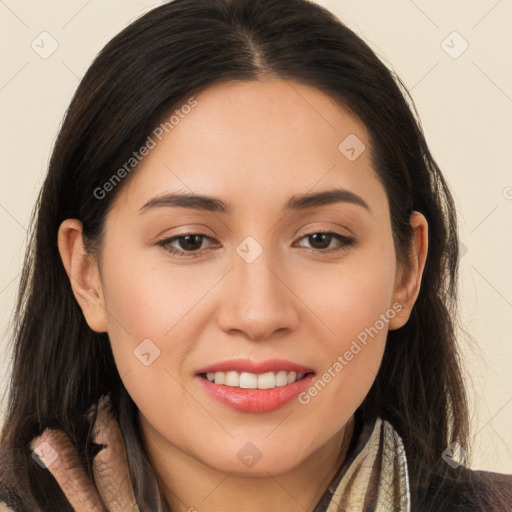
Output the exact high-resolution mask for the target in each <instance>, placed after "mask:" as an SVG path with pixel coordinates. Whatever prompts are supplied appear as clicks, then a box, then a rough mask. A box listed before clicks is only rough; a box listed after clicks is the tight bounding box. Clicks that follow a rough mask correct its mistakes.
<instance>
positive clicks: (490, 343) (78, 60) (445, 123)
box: [0, 0, 512, 473]
mask: <svg viewBox="0 0 512 512" xmlns="http://www.w3.org/2000/svg"><path fill="white" fill-rule="evenodd" d="M160 3H162V2H151V1H144V0H123V1H120V0H113V1H109V2H100V1H99V0H89V1H87V0H68V1H66V2H62V1H59V2H57V1H48V0H47V1H45V2H41V1H39V0H0V47H1V52H2V66H1V68H0V115H1V119H2V123H1V125H0V129H1V133H0V144H1V147H0V149H1V155H2V158H1V167H0V169H1V174H0V176H1V186H0V230H1V231H0V236H1V245H0V328H1V329H2V336H1V339H0V349H1V354H2V357H1V358H0V359H1V361H0V364H1V365H2V366H1V368H0V388H1V389H2V390H3V389H5V387H6V385H7V378H8V353H7V352H6V348H7V338H8V336H7V333H6V332H5V331H4V327H5V326H6V325H7V322H8V319H9V317H10V314H11V312H12V308H13V305H14V300H15V293H16V288H17V284H18V281H19V275H20V270H21V262H22V254H23V251H24V245H25V236H26V229H27V226H28V219H29V215H30V211H31V209H32V206H33V204H34V202H35V199H36V194H37V191H38V189H39V187H40V185H41V183H42V179H43V176H44V174H45V172H46V166H47V163H48V158H49V155H50V151H51V148H52V144H53V141H54V139H55V136H56V133H57V130H58V128H59V125H60V122H61V119H62V117H63V114H64V112H65V109H66V107H67V105H68V103H69V101H70V99H71V95H72V93H73V92H74V90H75V88H76V86H77V84H78V80H79V78H80V77H81V76H82V75H83V73H84V72H85V70H86V69H87V67H88V66H89V64H90V63H91V61H92V59H93V57H94V55H95V54H96V53H97V52H98V51H99V50H100V49H101V48H102V47H103V46H104V44H105V43H106V42H107V41H108V40H109V39H111V38H112V37H113V36H114V35H115V34H116V33H117V32H118V31H119V30H121V29H122V28H123V27H124V26H125V25H126V24H128V23H129V22H130V21H131V20H133V19H134V18H136V17H138V16H139V15H140V14H142V13H144V12H145V11H147V10H148V9H150V8H151V7H153V6H156V5H159V4H160ZM320 3H322V4H323V5H325V6H327V7H328V8H330V9H331V10H332V11H334V12H335V13H336V14H337V15H338V16H339V17H340V18H341V19H342V20H343V21H344V22H345V23H346V24H347V25H348V26H349V27H351V28H352V29H354V30H355V31H356V32H357V33H359V34H360V35H361V36H362V37H363V38H364V39H365V40H366V41H368V42H369V43H370V45H371V46H372V48H373V49H374V50H375V51H377V53H378V54H379V55H380V56H381V57H382V58H383V59H384V60H385V61H386V62H387V63H388V65H391V64H392V66H393V67H394V69H395V70H396V71H397V72H398V74H399V75H400V76H401V77H402V79H403V80H404V81H405V83H406V84H407V86H408V88H409V89H410V90H411V91H412V94H413V98H414V100H415V102H416V105H417V107H418V110H419V113H420V116H421V118H422V121H423V126H424V130H425V132H426V137H427V141H428V142H429V145H430V148H431V150H432V152H433V154H434V157H435V158H436V159H437V161H438V163H439V165H440V166H441V168H442V169H443V171H444V173H445V176H446V177H447V179H448V182H449V183H450V185H451V186H452V189H453V192H454V195H455V198H456V201H457V205H458V209H459V216H460V227H461V241H462V249H463V252H462V254H463V256H462V258H461V312H462V324H463V326H464V327H465V329H466V330H468V331H469V333H470V334H471V335H472V336H473V338H474V339H475V340H476V344H473V345H470V344H468V342H467V340H465V339H463V338H461V344H462V346H463V350H464V358H465V361H466V363H467V378H468V385H469V386H470V394H471V400H472V403H473V407H472V411H473V413H472V425H473V437H474V445H473V447H471V448H469V451H470V455H471V456H472V457H473V466H474V467H476V468H481V469H488V470H495V471H503V472H509V473H512V428H511V424H512V378H511V374H512V343H511V340H512V286H511V284H512V272H511V269H512V236H511V235H512V228H511V226H512V173H511V161H512V158H511V156H510V145H511V132H512V129H511V126H512V68H511V66H510V63H511V62H512V39H511V38H510V27H511V26H512V0H472V1H467V0H450V1H446V0H443V1H442V0H429V1H426V0H415V1H413V0H388V1H386V2H382V1H378V0H367V1H355V0H330V1H324V2H320ZM454 31H456V32H457V34H453V32H454ZM42 32H48V33H49V34H50V35H42V36H41V35H40V34H41V33H42ZM42 38H44V40H43V39H42ZM53 40H55V41H56V43H55V42H53ZM33 41H34V43H33V46H34V47H35V48H37V49H38V51H39V52H40V53H41V52H43V51H49V50H51V49H52V46H51V45H52V44H54V45H55V44H58V48H57V49H56V50H55V51H54V53H53V54H52V55H50V56H48V57H47V58H46V59H43V58H41V56H40V55H39V54H38V53H36V51H34V50H33V49H32V47H31V44H32V42H33ZM443 41H444V43H443ZM466 45H468V47H467V49H466V50H465V51H464V52H463V53H462V50H464V48H465V47H466ZM459 54H460V55H459ZM454 57H456V58H454ZM390 63H391V64H390ZM0 405H1V404H0ZM1 409H2V407H1V406H0V412H1Z"/></svg>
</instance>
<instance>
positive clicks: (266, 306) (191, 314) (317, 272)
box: [59, 79, 427, 512]
mask: <svg viewBox="0 0 512 512" xmlns="http://www.w3.org/2000/svg"><path fill="white" fill-rule="evenodd" d="M197 102H198V104H197V106H196V107H195V108H194V109H193V111H192V112H191V113H190V114H189V115H187V116H186V118H184V119H183V120H181V122H180V124H179V125H178V126H177V127H175V128H174V129H173V130H172V131H170V132H169V133H168V134H167V135H166V136H165V137H164V138H163V140H162V142H160V143H159V144H158V146H157V147H156V148H154V149H153V150H152V151H151V152H150V154H149V155H148V156H146V158H145V159H144V160H143V161H142V162H141V164H140V165H139V168H138V169H137V170H136V171H134V173H135V174H134V176H132V178H131V179H130V181H129V182H128V183H126V184H125V185H126V186H125V187H124V188H123V189H122V190H121V191H120V194H119V196H118V197H117V198H116V201H115V203H114V205H113V208H112V210H111V211H110V212H109V214H108V217H107V220H106V226H105V237H104V240H103V242H102V246H101V250H100V254H99V258H97V259H96V258H87V257H86V255H85V253H84V250H83V240H82V225H81V223H80V222H79V221H78V220H77V219H68V220H66V221H65V222H63V224H62V226H61V228H60V231H59V247H60V251H61V254H62V259H63V262H64V265H65V267H66V270H67V272H68V275H69V276H70V281H71V285H72V287H73V290H74V293H75V296H76V298H77V300H78V302H79V304H80V306H81V308H82V310H83V313H84V315H85V318H86V320H87V322H88V324H89V326H90V327H91V329H93V330H95V331H98V332H105V331H106V332H108V334H109V338H110V340H111V344H112V349H113V353H114V356H115V361H116V365H117V368H118V370H119V374H120V375H121V378H122V380H123V383H124V385H125V386H126V389H127V390H128V392H129V393H130V395H131V397H132V398H133V400H134V401H135V403H136V404H137V406H138V408H139V410H140V427H141V431H142V435H143V439H144V443H145V447H146V451H147V454H148V457H149V459H150V461H151V463H152V465H153V467H154V469H155V472H156V474H157V476H158V479H159V481H160V483H161V485H162V488H163V489H164V492H165V495H166V499H167V500H168V502H169V504H170V506H171V508H172V510H173V511H174V510H189V508H191V507H195V508H196V509H197V510H198V511H199V512H211V511H226V510H235V509H236V510H237V511H241V512H243V511H247V512H249V511H251V512H257V511H262V512H263V511H265V512H267V511H269V510H287V511H295V510H297V511H298V510H300V511H303V510H311V509H312V508H313V506H314V505H315V503H316V502H317V500H318V499H319V498H320V496H321V495H322V493H323V492H324V490H325V488H326V486H327V485H328V483H329V480H330V479H331V478H332V476H333V474H334V472H335V471H336V467H337V465H338V464H339V457H340V456H342V455H343V453H344V450H345V447H346V445H345V444H343V442H342V441H343V436H344V434H347V436H346V437H349V434H350V428H351V418H352V415H353V413H354V411H355V410H356V409H357V407H358V406H359V405H360V404H361V402H362V401H363V399H364V397H365V396H366V394H367V393H368V391H369V389H370V387H371V385H372V383H373V381H374V379H375V376H376V374H377V372H378V369H379V365H380V363H381V360H382V355H383V351H384V347H385V341H386V335H387V331H388V329H397V328H400V327H401V326H403V325H404V324H405V323H406V322H407V319H408V317H409V314H410V311H411V308H412V306H413V304H414V301H415V300H416V298H417V295H418V292H419V286H420V282H421V274H422V272H423V268H424V264H425V258H426V253H427V224H426V220H425V218H424V217H423V215H421V214H420V213H418V212H413V214H412V215H411V225H412V227H413V228H414V239H413V251H412V256H411V261H410V265H409V267H408V268H407V269H403V268H401V267H399V266H398V265H397V260H396V254H395V250H394V246H393V240H392V232H391V223H390V215H389V207H388V201H387V197H386V193H385V190H384V188H383V186H382V184H381V183H380V181H379V180H378V177H377V175H376V173H375V171H374V170H373V169H372V166H371V159H370V150H371V147H370V141H369V137H368V132H367V130H366V128H365V126H364V125H363V124H362V123H361V122H360V121H358V120H357V119H355V118H354V117H352V116H351V115H349V114H348V112H346V111H345V110H344V109H342V108H341V107H340V106H339V105H338V104H337V103H335V102H334V101H333V100H332V99H331V98H329V97H328V96H326V95H325V94H323V93H322V92H320V91H318V90H317V89H315V88H312V87H308V86H305V85H300V84H298V83H294V82H286V81H282V80H267V79H266V80H263V81H254V82H244V83H238V82H237V83H227V84H222V85H216V86H214V87H211V88H209V89H207V90H206V91H204V92H202V93H201V94H199V95H198V96H197ZM350 134H355V135H356V136H357V137H358V138H359V139H360V140H361V141H362V142H363V143H364V144H365V146H366V150H365V151H364V152H363V153H362V154H361V155H360V156H359V157H358V158H357V159H356V160H354V161H350V160H349V159H347V158H346V157H345V156H344V154H342V153H341V152H340V151H339V150H338V146H339V144H340V143H341V142H342V141H343V140H344V139H345V138H346V137H347V136H348V135H350ZM333 189H345V190H347V191H349V192H350V193H351V194H353V195H355V196H358V198H359V199H357V200H356V201H346V200H342V201H337V202H330V203H328V204H324V205H320V206H315V207H308V208H303V209H299V208H295V209H287V208H286V205H287V203H288V202H289V201H290V199H291V198H292V197H293V196H302V195H304V194H316V193H319V192H324V191H328V190H333ZM167 194H196V195H202V196H209V197H214V198H217V199H219V200H222V201H223V202H225V203H226V206H227V207H229V208H227V209H226V211H220V209H218V210H217V211H209V210H204V209H200V208H197V207H195V208H192V207H185V206H180V207H178V206H173V205H171V204H170V202H169V201H167V203H168V204H165V203H166V201H160V202H159V201H156V202H155V201H152V200H153V199H155V198H162V197H163V196H165V195H167ZM355 196H351V197H355ZM150 201H152V206H151V204H150V206H147V207H144V205H146V204H147V203H148V202H150ZM365 205H366V206H365ZM315 232H317V233H334V234H336V235H339V236H340V237H342V238H341V239H337V238H336V237H331V238H329V237H325V239H322V238H319V237H317V239H315V238H314V237H311V236H309V235H312V234H314V233H315ZM187 234H199V235H205V236H204V237H203V238H199V239H195V240H194V237H192V239H189V242H188V243H189V245H187V241H186V240H184V239H180V238H179V237H180V236H185V235H187ZM246 237H252V238H253V239H254V240H255V241H256V243H257V245H258V246H259V247H261V249H262V251H263V252H262V253H261V254H260V255H259V256H258V257H257V258H256V259H255V261H253V262H252V263H248V262H247V261H246V260H245V259H243V258H242V257H241V256H240V255H239V253H238V252H237V247H239V246H240V244H241V243H242V242H243V241H244V240H245V239H246ZM169 239H173V240H169ZM340 240H341V241H340ZM165 241H167V242H166V245H165V244H164V242H165ZM193 243H195V246H193ZM185 249H186V250H188V251H190V250H191V249H198V250H199V252H197V253H196V255H194V256H190V254H187V253H186V250H185ZM172 250H177V251H181V252H183V253H184V254H181V255H180V254H172V253H171V252H170V251H172ZM251 250H252V249H251ZM396 302H398V303H400V304H401V305H402V306H403V309H402V311H401V312H400V313H399V314H397V315H396V316H394V318H392V319H391V320H390V321H389V323H386V325H385V327H384V328H383V329H382V330H380V331H379V333H378V335H377V336H375V337H374V338H373V339H371V340H370V341H369V343H368V344H367V346H365V347H364V348H363V349H362V350H361V351H360V352H359V353H358V354H357V355H355V356H354V357H353V359H352V360H351V361H350V362H349V363H348V364H347V365H346V366H345V367H344V368H343V370H342V371H340V372H339V374H337V375H336V377H335V378H333V379H332V381H331V382H329V383H328V385H326V386H325V388H323V389H322V390H321V391H320V392H319V393H318V395H317V396H315V397H314V398H312V399H311V401H310V402H309V403H308V404H307V405H303V404H301V403H300V402H299V401H298V400H296V399H294V400H292V401H290V402H288V403H287V404H285V405H284V406H282V407H279V408H278V409H276V410H274V411H271V412H265V413H247V412H241V411H239V410H236V409H234V408H232V407H230V406H228V405H226V404H224V403H221V402H219V401H217V400H215V399H214V398H212V396H210V395H209V394H208V393H206V392H205V391H204V389H203V386H202V382H201V381H200V379H201V377H199V376H198V375H197V371H198V369H200V368H204V367H207V366H209V365H211V364H213V363H220V362H222V361H226V360H228V359H234V358H245V359H249V360H252V361H256V362H260V361H265V360H267V359H274V358H278V359H285V360H287V361H290V362H293V363H296V364H300V365H303V366H306V367H308V368H312V369H313V371H314V372H315V375H316V376H320V375H321V374H322V373H323V372H325V371H326V369H327V368H329V367H331V366H332V365H333V363H334V362H335V361H336V359H337V357H338V356H340V355H343V354H344V353H345V352H346V351H347V350H349V348H350V344H351V342H352V341H353V340H354V339H356V337H357V335H358V334H359V333H360V332H361V331H363V330H364V329H365V328H367V327H370V326H373V325H374V324H375V322H376V321H377V320H378V319H379V315H381V314H384V313H385V312H386V311H388V310H390V309H392V305H393V304H394V303H396ZM145 339H150V340H151V341H152V343H154V345H155V346H156V347H158V349H159V350H160V355H159V357H157V358H156V359H155V360H154V361H153V362H152V364H150V365H149V366H145V365H144V364H142V363H141V361H140V360H139V359H137V358H136V357H135V356H134V350H135V349H136V348H137V346H139V344H140V343H141V342H142V341H143V340H145ZM247 443H251V444H252V445H253V446H254V447H256V448H257V451H258V452H259V454H261V458H260V459H259V460H258V461H257V462H256V463H255V464H254V465H252V466H251V467H249V466H248V465H246V464H244V463H243V462H242V461H241V460H240V458H239V457H238V456H237V454H238V453H239V452H240V450H241V449H243V448H244V447H246V448H245V449H247V446H248V445H247ZM251 449H252V448H251Z"/></svg>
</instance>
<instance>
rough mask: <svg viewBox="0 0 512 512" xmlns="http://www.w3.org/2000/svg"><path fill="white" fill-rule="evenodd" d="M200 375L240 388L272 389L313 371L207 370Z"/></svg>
mask: <svg viewBox="0 0 512 512" xmlns="http://www.w3.org/2000/svg"><path fill="white" fill-rule="evenodd" d="M199 375H200V377H202V378H204V379H206V380H208V381H209V382H211V383H212V384H222V385H224V386H230V387H234V388H241V389H273V388H277V387H284V386H287V385H289V384H294V383H295V382H298V381H300V380H302V379H304V378H305V377H306V376H308V375H313V372H308V373H297V372H293V371H291V372H288V371H285V370H282V371H278V372H266V373H258V374H257V373H250V372H237V371H227V372H208V373H201V374H199Z"/></svg>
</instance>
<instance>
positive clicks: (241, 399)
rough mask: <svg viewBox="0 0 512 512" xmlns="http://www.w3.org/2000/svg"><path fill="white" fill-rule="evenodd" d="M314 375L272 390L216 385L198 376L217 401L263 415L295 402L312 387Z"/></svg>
mask: <svg viewBox="0 0 512 512" xmlns="http://www.w3.org/2000/svg"><path fill="white" fill-rule="evenodd" d="M313 377H314V375H313V374H309V375H306V376H305V377H304V378H302V379H301V380H299V381H297V382H294V383H293V384H287V385H286V386H276V387H275V388H272V389H244V388H236V387H233V386H225V385H224V384H214V383H213V382H210V381H209V380H207V379H205V378H203V377H200V376H198V377H197V378H198V379H199V380H200V382H201V385H202V386H203V389H204V390H205V391H206V392H207V393H208V394H209V395H210V396H212V397H213V398H215V400H218V401H219V402H221V403H223V404H226V405H229V406H230V407H232V408H233V409H236V410H237V411H241V412H253V413H263V412H271V411H275V410H277V409H279V408H281V407H283V406H284V405H285V404H287V403H288V402H290V400H293V399H294V398H295V397H296V396H297V395H298V394H299V393H301V392H302V391H304V390H305V389H306V388H307V387H309V386H310V385H311V382H312V380H313Z"/></svg>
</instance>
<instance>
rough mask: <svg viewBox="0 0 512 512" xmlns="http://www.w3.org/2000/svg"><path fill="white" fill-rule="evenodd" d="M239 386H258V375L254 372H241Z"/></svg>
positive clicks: (252, 387) (247, 387) (251, 387)
mask: <svg viewBox="0 0 512 512" xmlns="http://www.w3.org/2000/svg"><path fill="white" fill-rule="evenodd" d="M240 387H241V388H246V389H254V388H257V387H258V376H257V375H254V373H247V372H242V373H241V374H240Z"/></svg>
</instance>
